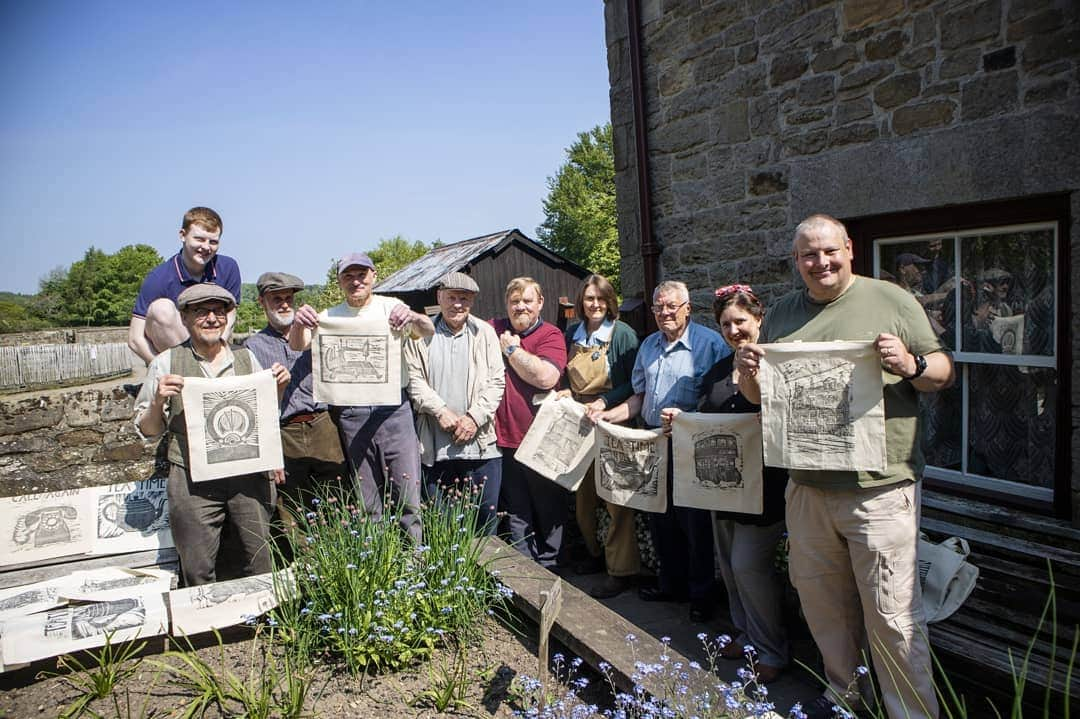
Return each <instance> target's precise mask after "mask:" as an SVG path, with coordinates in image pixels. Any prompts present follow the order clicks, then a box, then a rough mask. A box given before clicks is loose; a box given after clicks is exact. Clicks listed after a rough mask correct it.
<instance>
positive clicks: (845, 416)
mask: <svg viewBox="0 0 1080 719" xmlns="http://www.w3.org/2000/svg"><path fill="white" fill-rule="evenodd" d="M762 349H763V350H764V351H765V357H764V359H763V360H762V362H761V369H760V371H759V374H758V379H759V381H760V384H761V421H762V435H763V441H764V445H765V464H767V465H769V466H770V467H787V468H788V469H809V470H834V471H866V472H882V471H884V470H885V464H886V460H885V400H884V398H883V395H882V386H883V380H882V377H881V372H882V370H881V358H880V356H879V355H878V352H877V350H875V349H874V344H873V342H784V343H777V344H767V345H763V346H762Z"/></svg>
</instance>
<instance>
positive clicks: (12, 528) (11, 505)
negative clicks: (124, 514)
mask: <svg viewBox="0 0 1080 719" xmlns="http://www.w3.org/2000/svg"><path fill="white" fill-rule="evenodd" d="M94 522H95V519H94V506H93V497H92V495H91V493H90V492H89V491H86V490H78V489H65V490H61V491H57V492H44V493H42V494H24V495H21V496H15V497H5V498H3V499H0V566H8V565H12V564H24V563H28V562H39V561H41V560H43V559H54V558H56V557H66V556H69V555H74V554H87V553H89V552H90V550H91V547H92V546H93V536H94Z"/></svg>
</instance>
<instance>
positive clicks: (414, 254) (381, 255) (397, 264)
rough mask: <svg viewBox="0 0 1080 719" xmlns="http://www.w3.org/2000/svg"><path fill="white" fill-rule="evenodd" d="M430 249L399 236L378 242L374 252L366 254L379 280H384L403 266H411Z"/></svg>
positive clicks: (420, 243) (421, 243)
mask: <svg viewBox="0 0 1080 719" xmlns="http://www.w3.org/2000/svg"><path fill="white" fill-rule="evenodd" d="M430 249H431V247H429V246H428V245H425V244H424V243H423V242H420V241H419V240H417V241H416V242H409V241H408V240H406V239H405V238H404V237H402V236H401V235H394V236H393V237H389V238H384V239H381V240H379V244H378V245H376V247H375V249H374V250H371V251H370V252H368V253H367V254H368V257H370V258H371V261H372V262H374V263H375V270H376V271H377V272H378V273H379V279H380V280H385V279H386V278H387V277H389V276H390V275H392V274H394V273H395V272H397V271H398V270H400V269H401V268H402V267H404V266H405V265H409V264H412V263H413V262H415V261H416V260H418V259H420V258H421V257H423V256H424V255H426V254H427V253H428V250H430Z"/></svg>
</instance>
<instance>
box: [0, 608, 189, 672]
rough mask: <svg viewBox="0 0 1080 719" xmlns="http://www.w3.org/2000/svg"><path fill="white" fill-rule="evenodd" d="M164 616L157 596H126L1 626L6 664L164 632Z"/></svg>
mask: <svg viewBox="0 0 1080 719" xmlns="http://www.w3.org/2000/svg"><path fill="white" fill-rule="evenodd" d="M168 622H169V618H168V613H167V612H166V609H165V601H164V599H163V596H162V594H161V593H160V592H158V593H154V592H152V591H148V592H146V593H145V594H133V593H131V592H129V595H128V596H127V597H124V598H121V599H113V600H109V601H106V602H93V603H90V604H76V605H71V606H67V607H61V608H59V609H52V610H50V611H47V612H41V613H40V614H31V615H30V616H27V617H18V618H16V619H12V620H10V621H5V622H4V627H3V636H2V637H0V653H2V655H3V657H4V664H5V666H7V665H11V664H21V663H25V662H32V661H36V660H38V659H45V658H46V657H55V656H59V655H61V654H69V653H71V652H75V651H78V650H80V649H91V648H93V647H100V646H102V645H104V644H105V642H106V641H110V642H111V643H113V644H119V643H120V642H126V641H130V640H132V639H135V638H140V639H147V638H149V637H154V636H157V635H159V634H163V633H164V632H165V630H166V627H167V626H168Z"/></svg>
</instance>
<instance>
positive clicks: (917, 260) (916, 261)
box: [896, 252, 930, 267]
mask: <svg viewBox="0 0 1080 719" xmlns="http://www.w3.org/2000/svg"><path fill="white" fill-rule="evenodd" d="M928 264H930V260H928V259H926V258H925V257H919V256H918V255H916V254H915V253H914V252H901V253H900V254H899V255H897V256H896V266H897V267H904V266H906V265H928Z"/></svg>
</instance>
